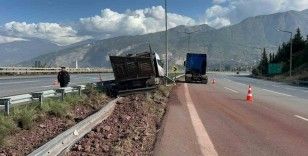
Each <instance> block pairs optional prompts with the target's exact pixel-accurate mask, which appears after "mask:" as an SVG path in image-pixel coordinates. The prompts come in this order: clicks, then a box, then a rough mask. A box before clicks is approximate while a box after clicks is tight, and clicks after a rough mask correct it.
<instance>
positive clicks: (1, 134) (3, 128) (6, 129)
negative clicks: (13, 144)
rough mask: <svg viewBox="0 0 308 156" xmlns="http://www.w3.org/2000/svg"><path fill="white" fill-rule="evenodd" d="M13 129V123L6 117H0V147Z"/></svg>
mask: <svg viewBox="0 0 308 156" xmlns="http://www.w3.org/2000/svg"><path fill="white" fill-rule="evenodd" d="M14 129H15V125H14V121H13V120H12V119H11V118H9V117H6V116H3V115H0V145H3V144H4V142H5V140H4V139H5V137H6V136H7V135H9V134H10V133H11V132H12V131H13V130H14Z"/></svg>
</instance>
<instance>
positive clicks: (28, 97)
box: [0, 85, 85, 115]
mask: <svg viewBox="0 0 308 156" xmlns="http://www.w3.org/2000/svg"><path fill="white" fill-rule="evenodd" d="M84 89H85V85H78V86H74V87H65V88H59V89H56V90H47V91H42V92H33V93H31V94H22V95H15V96H8V97H3V98H0V105H3V106H4V110H5V113H6V114H7V115H9V114H10V107H11V106H12V107H13V106H14V105H17V104H22V103H28V102H32V101H34V100H38V101H39V102H40V104H41V105H42V104H43V101H44V98H49V97H57V96H59V94H60V98H61V100H62V101H63V100H64V97H65V94H67V93H72V92H78V94H79V95H81V91H82V90H84Z"/></svg>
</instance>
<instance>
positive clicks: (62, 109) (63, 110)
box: [43, 100, 70, 117]
mask: <svg viewBox="0 0 308 156" xmlns="http://www.w3.org/2000/svg"><path fill="white" fill-rule="evenodd" d="M43 105H48V106H44V107H46V108H47V110H48V111H47V112H48V113H49V114H51V115H55V116H57V117H65V116H66V115H67V114H68V111H69V107H70V106H69V104H68V103H67V102H62V101H59V100H50V101H48V102H45V103H44V104H43Z"/></svg>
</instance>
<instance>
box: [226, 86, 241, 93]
mask: <svg viewBox="0 0 308 156" xmlns="http://www.w3.org/2000/svg"><path fill="white" fill-rule="evenodd" d="M224 88H225V89H226V90H230V91H231V92H234V93H238V91H236V90H233V89H231V88H228V87H224Z"/></svg>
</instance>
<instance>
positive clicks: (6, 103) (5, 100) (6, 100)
mask: <svg viewBox="0 0 308 156" xmlns="http://www.w3.org/2000/svg"><path fill="white" fill-rule="evenodd" d="M0 102H1V105H4V111H5V114H6V115H10V105H11V99H10V98H2V99H0Z"/></svg>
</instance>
